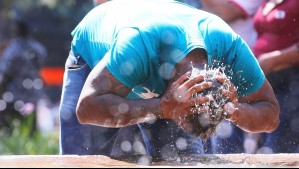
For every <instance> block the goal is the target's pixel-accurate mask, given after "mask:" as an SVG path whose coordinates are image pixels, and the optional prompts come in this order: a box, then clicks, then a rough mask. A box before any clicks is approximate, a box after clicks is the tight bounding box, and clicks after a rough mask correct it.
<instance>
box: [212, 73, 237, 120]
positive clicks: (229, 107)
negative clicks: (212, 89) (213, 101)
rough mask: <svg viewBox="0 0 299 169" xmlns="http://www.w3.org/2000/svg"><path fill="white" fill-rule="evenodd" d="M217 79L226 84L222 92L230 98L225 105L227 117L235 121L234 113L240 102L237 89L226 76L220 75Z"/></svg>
mask: <svg viewBox="0 0 299 169" xmlns="http://www.w3.org/2000/svg"><path fill="white" fill-rule="evenodd" d="M217 80H218V81H219V82H220V83H222V84H224V86H223V88H222V94H223V95H224V96H225V97H227V98H228V102H227V103H226V104H225V105H224V113H225V114H224V115H225V118H226V119H227V120H229V121H232V122H234V121H235V119H234V113H235V112H236V110H237V107H238V103H239V102H238V97H239V96H238V93H237V89H236V87H235V86H234V85H233V84H232V83H231V81H230V80H229V79H228V78H227V77H226V76H223V75H218V77H217Z"/></svg>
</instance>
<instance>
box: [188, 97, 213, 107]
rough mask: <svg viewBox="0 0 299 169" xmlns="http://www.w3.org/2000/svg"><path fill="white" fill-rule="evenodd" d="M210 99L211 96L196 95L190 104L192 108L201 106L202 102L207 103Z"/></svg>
mask: <svg viewBox="0 0 299 169" xmlns="http://www.w3.org/2000/svg"><path fill="white" fill-rule="evenodd" d="M209 101H210V97H208V96H202V97H195V98H192V99H191V100H190V101H189V103H188V105H189V106H190V108H193V107H201V106H202V104H204V103H207V102H209Z"/></svg>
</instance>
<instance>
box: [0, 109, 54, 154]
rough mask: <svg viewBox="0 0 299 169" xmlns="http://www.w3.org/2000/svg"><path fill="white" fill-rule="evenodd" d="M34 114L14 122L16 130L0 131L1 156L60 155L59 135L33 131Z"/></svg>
mask: <svg viewBox="0 0 299 169" xmlns="http://www.w3.org/2000/svg"><path fill="white" fill-rule="evenodd" d="M34 119H35V118H34V113H33V114H32V115H30V116H28V117H26V118H24V119H22V120H14V121H13V125H14V129H13V131H12V132H11V133H7V131H5V130H4V129H2V130H0V155H56V154H58V153H59V136H58V133H56V132H54V133H47V134H43V133H40V131H38V130H32V127H33V125H34V123H35V121H34Z"/></svg>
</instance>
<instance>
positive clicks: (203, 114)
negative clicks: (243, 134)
mask: <svg viewBox="0 0 299 169" xmlns="http://www.w3.org/2000/svg"><path fill="white" fill-rule="evenodd" d="M219 74H222V76H225V74H224V67H221V68H216V69H214V68H208V67H207V66H205V68H204V69H202V70H200V69H197V68H194V67H193V68H192V73H191V75H190V78H193V77H195V76H198V75H204V81H206V82H212V83H213V86H212V87H211V88H209V89H206V90H204V91H202V92H200V93H194V94H193V97H203V96H208V97H209V98H210V101H209V102H206V103H204V104H199V103H197V104H196V105H195V108H194V109H193V110H192V111H193V112H194V114H193V115H191V116H188V117H187V119H188V120H189V121H190V122H191V123H192V124H193V131H192V133H193V134H195V135H196V136H199V137H201V139H202V140H203V141H206V140H207V139H208V138H209V137H210V135H211V134H212V133H214V132H215V130H216V127H217V125H218V124H219V123H220V122H221V121H222V120H223V119H224V117H225V116H226V113H225V112H224V109H223V107H224V105H225V104H226V103H227V102H228V98H227V97H225V96H224V95H223V94H222V89H223V88H224V89H228V87H229V86H228V84H227V83H225V82H224V83H220V82H218V80H217V79H216V77H217V76H219Z"/></svg>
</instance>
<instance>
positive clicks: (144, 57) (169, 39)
mask: <svg viewBox="0 0 299 169" xmlns="http://www.w3.org/2000/svg"><path fill="white" fill-rule="evenodd" d="M72 36H73V41H72V49H73V51H74V53H75V54H78V55H81V56H82V57H83V58H84V59H85V60H86V62H87V63H88V65H89V66H90V67H91V68H93V67H95V65H96V64H98V63H99V62H100V61H102V62H105V64H106V66H107V68H108V70H109V71H110V72H111V73H112V74H113V75H114V76H115V77H116V78H117V79H118V80H119V81H120V82H122V83H124V84H125V85H126V86H127V87H129V88H131V89H132V92H131V93H130V95H129V96H128V97H129V98H143V99H150V98H153V97H160V96H162V95H163V93H164V91H165V89H166V86H167V82H168V79H169V78H170V77H171V76H172V71H173V68H174V66H175V65H176V63H178V62H180V61H181V60H182V59H183V58H184V57H185V56H186V55H187V54H188V53H189V52H190V51H191V50H193V49H195V48H203V49H205V50H206V51H207V54H208V64H209V66H211V67H218V66H224V67H226V69H225V70H226V72H225V73H226V74H227V75H228V76H230V77H231V78H232V82H233V83H234V85H236V86H237V87H238V93H239V95H248V94H252V93H254V92H255V91H257V90H258V89H259V88H260V87H261V86H262V84H263V83H264V80H265V77H264V74H263V72H262V70H261V69H260V67H259V65H258V62H257V60H256V59H255V57H254V55H253V54H252V52H251V51H250V49H249V47H248V46H247V45H246V43H245V42H244V41H243V40H242V39H241V38H240V37H239V36H238V35H237V34H235V33H234V32H233V31H232V30H231V28H230V27H229V26H228V25H227V24H226V23H225V22H223V21H222V20H221V19H219V18H218V17H217V16H215V15H212V14H209V13H207V12H204V11H200V10H198V9H196V8H193V7H191V6H188V5H185V4H182V3H180V2H177V1H161V0H126V1H123V0H114V1H110V2H107V3H105V4H103V5H100V6H98V7H96V8H95V9H93V10H92V11H90V12H89V13H88V14H87V15H86V16H85V18H84V19H83V20H82V21H81V22H80V24H79V25H78V26H77V27H76V28H75V30H74V31H73V32H72Z"/></svg>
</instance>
